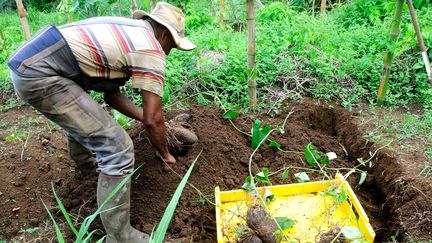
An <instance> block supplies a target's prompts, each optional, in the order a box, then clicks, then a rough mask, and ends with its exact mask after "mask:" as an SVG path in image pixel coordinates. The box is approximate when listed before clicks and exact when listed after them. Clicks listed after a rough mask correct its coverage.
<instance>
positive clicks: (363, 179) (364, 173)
mask: <svg viewBox="0 0 432 243" xmlns="http://www.w3.org/2000/svg"><path fill="white" fill-rule="evenodd" d="M366 177H367V171H362V172H361V174H360V179H359V183H358V185H359V186H360V185H361V184H363V182H364V181H365V180H366Z"/></svg>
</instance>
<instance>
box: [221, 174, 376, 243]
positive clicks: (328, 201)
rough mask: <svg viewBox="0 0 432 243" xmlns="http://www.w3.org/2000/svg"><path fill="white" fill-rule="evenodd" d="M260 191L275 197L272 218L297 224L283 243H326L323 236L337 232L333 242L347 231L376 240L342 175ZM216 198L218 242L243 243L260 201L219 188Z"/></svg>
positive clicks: (363, 239) (271, 203)
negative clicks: (252, 211)
mask: <svg viewBox="0 0 432 243" xmlns="http://www.w3.org/2000/svg"><path fill="white" fill-rule="evenodd" d="M257 190H258V192H259V193H260V195H264V193H265V190H270V191H271V192H272V193H273V194H274V196H275V198H274V200H272V201H269V200H267V202H266V207H267V209H268V212H267V213H268V214H269V215H271V218H276V217H284V218H288V219H290V220H293V221H294V225H293V226H292V227H290V228H287V229H284V230H283V234H279V235H282V242H318V241H320V240H321V239H322V240H323V241H324V237H328V235H329V234H330V233H331V232H334V231H335V229H336V230H338V231H339V233H338V232H336V233H333V234H335V235H334V236H333V237H332V239H333V238H336V237H338V236H340V237H341V238H343V236H342V235H344V234H347V233H345V232H347V231H348V232H351V234H354V235H357V236H355V237H356V238H355V240H354V241H355V242H373V241H374V238H375V232H374V231H373V229H372V226H371V225H370V223H369V218H368V217H367V215H366V213H365V211H364V210H363V208H362V206H361V205H360V202H359V200H358V199H357V197H356V195H355V194H354V191H353V190H352V189H351V187H350V185H349V184H348V182H347V181H346V180H345V179H344V177H343V176H342V175H340V174H338V175H337V176H336V179H334V180H327V181H317V182H307V183H297V184H288V185H278V186H268V187H260V188H257ZM341 194H343V195H342V197H341V196H340V195H341ZM215 198H216V227H217V241H218V243H222V242H238V241H240V239H241V238H242V237H244V235H245V234H246V233H245V230H244V229H245V228H247V223H246V214H247V210H248V208H250V207H251V206H252V205H254V204H255V203H259V202H261V200H259V199H258V200H257V199H256V198H254V197H252V196H251V195H250V194H247V193H246V192H244V191H243V190H234V191H223V192H221V191H220V190H219V187H216V189H215ZM341 229H342V232H340V231H341ZM352 229H354V233H353V231H352ZM345 230H347V231H345ZM342 233H344V234H342ZM330 235H331V234H330ZM348 237H350V236H348ZM351 237H352V236H351ZM332 239H330V241H331V240H332ZM350 239H351V240H353V238H350Z"/></svg>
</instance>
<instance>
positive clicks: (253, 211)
mask: <svg viewBox="0 0 432 243" xmlns="http://www.w3.org/2000/svg"><path fill="white" fill-rule="evenodd" d="M265 216H266V212H265V210H264V208H262V207H261V206H259V205H254V206H252V207H250V208H249V209H248V211H247V216H246V222H247V225H248V226H249V227H250V228H252V229H254V230H255V229H258V228H259V226H260V225H261V224H262V223H263V222H264V219H265Z"/></svg>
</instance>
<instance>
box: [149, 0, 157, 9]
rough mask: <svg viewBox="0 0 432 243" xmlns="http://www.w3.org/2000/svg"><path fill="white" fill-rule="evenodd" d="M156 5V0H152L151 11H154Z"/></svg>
mask: <svg viewBox="0 0 432 243" xmlns="http://www.w3.org/2000/svg"><path fill="white" fill-rule="evenodd" d="M155 7H156V1H155V0H150V12H151V11H153V9H154V8H155Z"/></svg>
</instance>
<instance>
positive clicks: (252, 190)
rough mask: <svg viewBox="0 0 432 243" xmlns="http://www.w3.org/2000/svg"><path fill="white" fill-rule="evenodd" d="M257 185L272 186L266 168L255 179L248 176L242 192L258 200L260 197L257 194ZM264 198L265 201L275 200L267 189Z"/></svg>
mask: <svg viewBox="0 0 432 243" xmlns="http://www.w3.org/2000/svg"><path fill="white" fill-rule="evenodd" d="M255 181H256V182H255ZM257 183H262V184H264V185H268V186H271V185H272V183H271V181H270V179H269V171H268V168H265V167H264V168H262V169H261V171H260V172H258V173H257V174H255V176H254V178H253V179H252V177H251V176H247V177H246V179H245V183H244V184H243V186H242V190H243V191H245V192H247V193H248V194H250V195H252V196H253V197H255V198H258V196H259V195H258V194H257V191H256V186H257ZM263 198H264V199H265V200H267V199H269V200H273V199H274V195H273V193H272V192H271V191H270V190H268V189H267V188H265V189H264V195H263Z"/></svg>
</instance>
